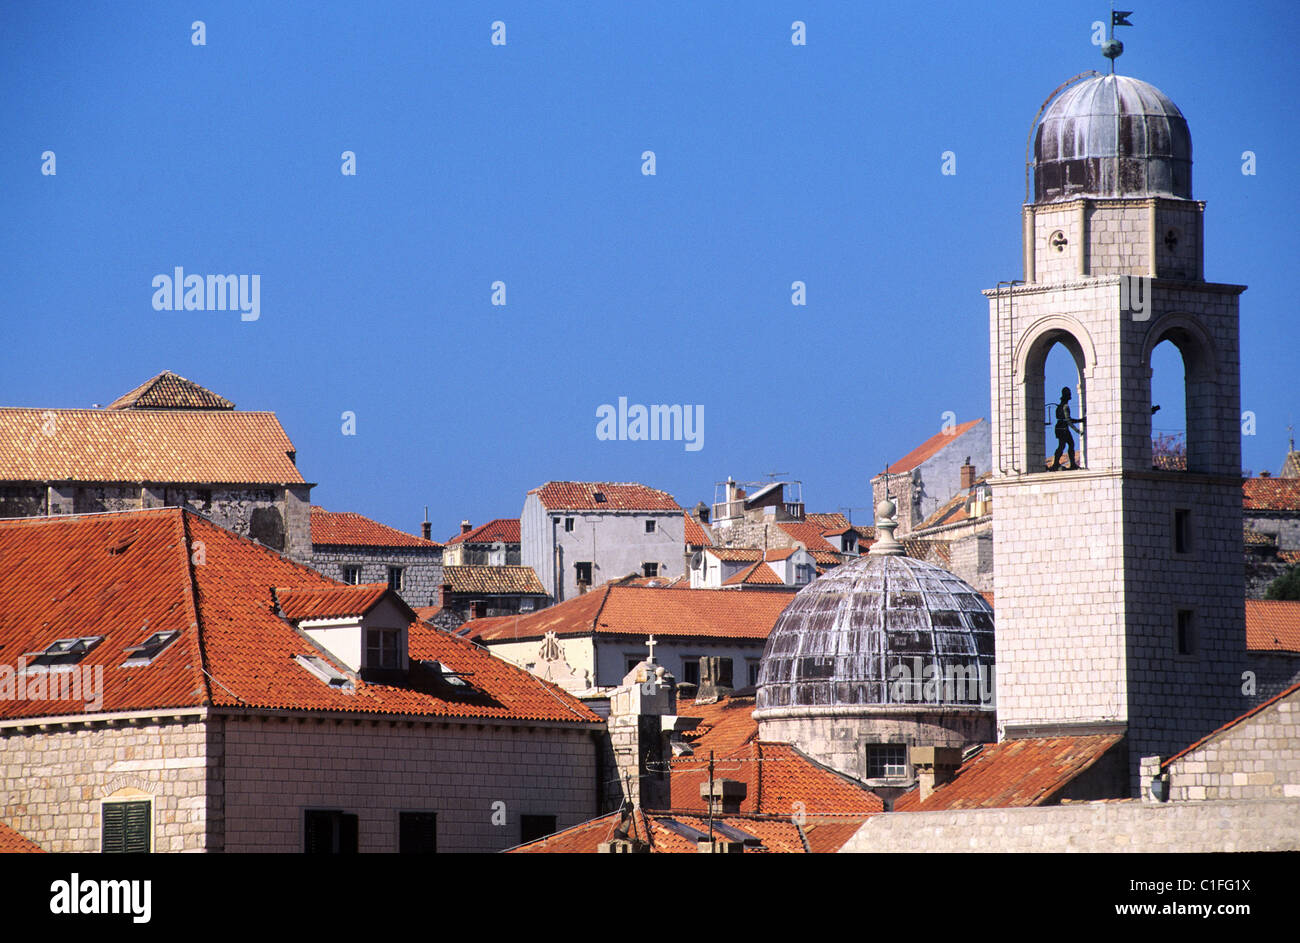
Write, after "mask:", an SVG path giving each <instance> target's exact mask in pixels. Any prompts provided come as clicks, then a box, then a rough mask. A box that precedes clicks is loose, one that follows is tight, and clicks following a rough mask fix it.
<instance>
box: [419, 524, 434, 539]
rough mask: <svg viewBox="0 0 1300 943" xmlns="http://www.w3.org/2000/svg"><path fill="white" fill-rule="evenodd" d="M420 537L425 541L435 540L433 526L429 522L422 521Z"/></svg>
mask: <svg viewBox="0 0 1300 943" xmlns="http://www.w3.org/2000/svg"><path fill="white" fill-rule="evenodd" d="M420 536H421V537H423V538H424V539H425V540H432V539H433V525H432V524H430V523H429V522H428V521H421V522H420Z"/></svg>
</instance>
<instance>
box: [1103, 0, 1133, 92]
mask: <svg viewBox="0 0 1300 943" xmlns="http://www.w3.org/2000/svg"><path fill="white" fill-rule="evenodd" d="M1132 15H1133V11H1132V10H1116V9H1115V2H1114V0H1111V4H1110V37H1109V38H1108V39H1107V40H1106V41H1105V42H1104V43H1102V44H1101V54H1102V55H1103V56H1105V57H1106V58H1107V59H1109V60H1110V74H1111V75H1114V74H1115V60H1116V59H1118V58H1119V57H1120V56H1121V55H1123V54H1124V44H1123V43H1122V42H1120V41H1119V40H1118V39H1116V38H1115V27H1116V26H1132V25H1133V24H1132V23H1130V22H1129V21H1128V18H1129V17H1130V16H1132Z"/></svg>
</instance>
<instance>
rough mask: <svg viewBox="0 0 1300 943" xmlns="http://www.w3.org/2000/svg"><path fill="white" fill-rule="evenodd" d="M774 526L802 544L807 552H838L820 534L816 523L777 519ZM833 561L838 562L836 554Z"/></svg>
mask: <svg viewBox="0 0 1300 943" xmlns="http://www.w3.org/2000/svg"><path fill="white" fill-rule="evenodd" d="M776 526H777V527H779V528H781V529H782V530H783V531H785V532H786V533H787V534H789V535H790V538H791V539H792V540H797V541H798V542H799V543H801V544H803V545H804V547H806V548H807V549H808V551H809V552H812V551H815V550H817V551H822V552H824V553H839V551H838V550H836V549H835V545H834V544H832V543H831V542H830V541H829V540H827V539H826V538H825V537H823V536H822V528H821V527H819V526H818V525H817V524H809V523H808V522H807V521H779V522H777V525H776ZM835 562H836V563H838V562H839V557H838V556H837V557H836V558H835Z"/></svg>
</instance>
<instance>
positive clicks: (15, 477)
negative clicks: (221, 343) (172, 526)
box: [0, 408, 303, 484]
mask: <svg viewBox="0 0 1300 943" xmlns="http://www.w3.org/2000/svg"><path fill="white" fill-rule="evenodd" d="M293 454H294V447H293V443H292V442H290V441H289V437H288V436H287V435H285V432H284V429H283V428H281V426H280V422H279V420H277V419H276V418H275V413H254V412H235V411H233V410H181V409H177V410H156V409H120V410H98V409H14V408H2V409H0V480H2V481H113V482H143V481H149V482H186V483H204V484H218V483H220V484H299V483H302V482H303V477H302V475H301V473H299V471H298V469H297V467H296V466H295V465H294V463H293Z"/></svg>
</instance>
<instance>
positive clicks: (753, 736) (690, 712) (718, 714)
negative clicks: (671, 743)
mask: <svg viewBox="0 0 1300 943" xmlns="http://www.w3.org/2000/svg"><path fill="white" fill-rule="evenodd" d="M677 713H678V714H680V715H681V716H682V717H694V718H698V719H699V723H698V724H697V725H696V726H695V727H694V728H693V729H691V730H687V731H685V732H684V733H683V734H682V739H683V740H685V741H686V742H687V743H689V744H691V746H692V748H693V749H694V750H695V753H696V755H707V753H708V751H709V750H712V751H714V753H715V754H717V755H719V756H721V755H723V754H725V753H731V752H732V751H734V750H738V749H739V748H740V747H742V746H744V745H745V744H746V743H749V742H750V741H751V740H757V739H758V721H756V720H755V719H754V695H753V694H752V693H751V694H748V695H736V694H731V695H728V696H727V697H722V698H719V699H718V700H717V701H716V702H714V703H712V704H693V703H690V702H686V701H679V702H678V704H677Z"/></svg>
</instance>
